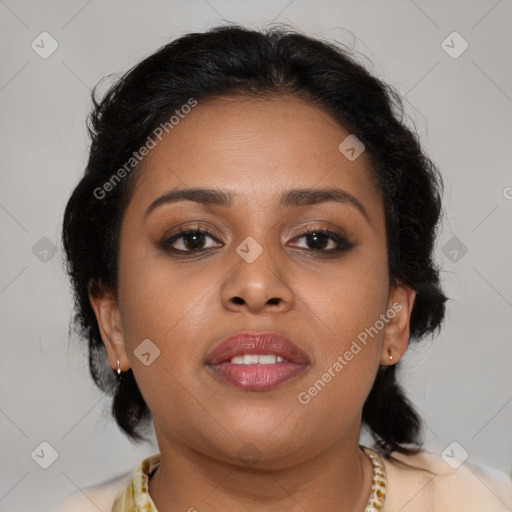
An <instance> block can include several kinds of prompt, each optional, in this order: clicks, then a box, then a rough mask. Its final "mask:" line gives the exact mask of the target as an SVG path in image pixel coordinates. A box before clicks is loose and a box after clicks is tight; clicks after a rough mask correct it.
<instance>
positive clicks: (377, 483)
mask: <svg viewBox="0 0 512 512" xmlns="http://www.w3.org/2000/svg"><path fill="white" fill-rule="evenodd" d="M359 448H361V449H362V450H363V451H364V453H366V455H367V456H368V457H369V459H370V461H371V463H372V466H373V477H372V488H371V490H370V497H369V498H368V504H367V505H366V508H365V509H364V512H380V511H381V510H382V507H383V506H384V499H385V498H386V488H387V486H386V484H387V481H386V469H385V467H384V462H383V461H382V458H381V457H380V455H379V454H378V453H377V452H375V451H373V450H372V449H370V448H368V447H366V446H363V445H362V444H360V445H359Z"/></svg>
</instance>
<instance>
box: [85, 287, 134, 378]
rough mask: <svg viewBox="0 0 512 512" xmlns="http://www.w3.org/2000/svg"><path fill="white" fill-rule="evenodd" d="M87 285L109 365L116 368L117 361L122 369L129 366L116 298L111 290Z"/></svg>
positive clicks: (126, 368)
mask: <svg viewBox="0 0 512 512" xmlns="http://www.w3.org/2000/svg"><path fill="white" fill-rule="evenodd" d="M92 290H93V288H92V287H91V286H89V302H90V303H91V306H92V308H93V310H94V314H95V315H96V321H97V322H98V327H99V330H100V334H101V339H102V340H103V343H104V345H105V349H106V350H107V354H108V360H109V364H110V367H111V368H112V369H114V370H117V361H119V365H120V367H121V370H122V371H127V370H128V369H129V367H130V363H129V360H128V357H127V355H126V344H125V338H124V330H123V327H122V321H121V313H120V311H119V307H118V304H117V299H116V298H115V296H114V294H113V293H112V292H111V291H108V290H105V289H104V288H100V287H98V286H94V291H92Z"/></svg>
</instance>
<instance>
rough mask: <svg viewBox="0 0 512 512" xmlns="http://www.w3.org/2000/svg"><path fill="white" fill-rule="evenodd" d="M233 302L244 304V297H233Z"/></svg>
mask: <svg viewBox="0 0 512 512" xmlns="http://www.w3.org/2000/svg"><path fill="white" fill-rule="evenodd" d="M233 302H234V303H235V304H243V303H244V299H242V298H240V297H233Z"/></svg>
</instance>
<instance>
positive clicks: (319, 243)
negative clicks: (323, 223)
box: [296, 229, 354, 253]
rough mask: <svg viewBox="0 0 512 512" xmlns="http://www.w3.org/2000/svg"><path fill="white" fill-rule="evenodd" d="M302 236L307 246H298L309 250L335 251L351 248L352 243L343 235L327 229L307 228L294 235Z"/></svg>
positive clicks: (299, 237)
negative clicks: (300, 233) (303, 231)
mask: <svg viewBox="0 0 512 512" xmlns="http://www.w3.org/2000/svg"><path fill="white" fill-rule="evenodd" d="M301 238H304V239H305V241H306V246H307V247H299V248H301V249H302V248H303V249H306V250H309V251H315V252H323V253H335V252H341V251H347V250H349V249H351V248H352V247H353V246H354V244H352V243H351V242H350V241H349V239H348V238H347V237H346V236H344V235H339V234H337V233H334V232H332V231H330V230H328V229H308V230H307V231H306V233H304V234H302V235H300V236H298V237H296V239H301Z"/></svg>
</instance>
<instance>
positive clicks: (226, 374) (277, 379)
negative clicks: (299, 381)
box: [209, 361, 307, 391]
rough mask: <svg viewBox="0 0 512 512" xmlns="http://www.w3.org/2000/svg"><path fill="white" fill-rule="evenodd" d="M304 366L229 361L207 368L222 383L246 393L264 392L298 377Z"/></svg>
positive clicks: (297, 364)
mask: <svg viewBox="0 0 512 512" xmlns="http://www.w3.org/2000/svg"><path fill="white" fill-rule="evenodd" d="M306 366H307V365H305V364H299V363H274V364H233V363H230V362H229V361H226V362H224V363H220V364H214V365H210V366H209V367H210V368H211V369H212V370H213V371H214V372H215V373H216V374H217V375H218V376H219V377H221V378H222V379H223V380H224V381H226V382H228V383H229V384H233V385H235V386H237V387H239V388H243V389H246V390H247V391H266V390H269V389H273V388H275V387H277V386H279V385H281V384H283V383H284V382H286V381H288V380H290V379H292V378H293V377H295V376H297V375H299V374H300V373H302V372H303V371H304V370H305V369H306Z"/></svg>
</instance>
